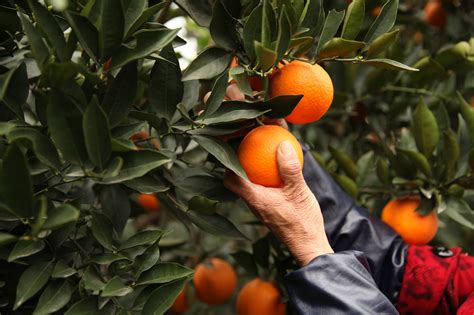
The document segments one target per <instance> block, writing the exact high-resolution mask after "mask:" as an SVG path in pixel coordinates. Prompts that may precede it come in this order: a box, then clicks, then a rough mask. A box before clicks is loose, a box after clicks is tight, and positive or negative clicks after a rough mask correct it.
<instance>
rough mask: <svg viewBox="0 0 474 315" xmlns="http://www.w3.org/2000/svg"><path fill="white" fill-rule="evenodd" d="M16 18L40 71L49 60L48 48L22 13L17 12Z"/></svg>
mask: <svg viewBox="0 0 474 315" xmlns="http://www.w3.org/2000/svg"><path fill="white" fill-rule="evenodd" d="M18 16H19V17H20V20H21V24H22V25H23V30H24V31H25V33H26V36H27V37H28V43H29V44H30V49H31V52H32V53H33V56H34V57H35V61H36V63H37V65H38V68H39V69H40V70H41V69H43V66H44V64H45V63H46V62H47V61H48V59H49V51H48V47H47V46H46V44H45V43H44V41H43V37H42V36H41V33H40V32H39V31H38V30H37V29H36V28H35V27H34V26H33V24H31V22H30V19H29V18H28V16H27V15H26V14H24V13H22V12H18Z"/></svg>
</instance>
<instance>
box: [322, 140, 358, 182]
mask: <svg viewBox="0 0 474 315" xmlns="http://www.w3.org/2000/svg"><path fill="white" fill-rule="evenodd" d="M329 152H331V155H332V157H333V158H334V159H335V160H336V162H337V164H338V165H339V167H341V169H342V170H344V172H345V173H346V174H347V175H348V176H349V177H350V178H352V179H354V180H355V179H356V178H357V166H356V164H355V163H354V161H352V159H351V157H350V156H349V155H348V154H347V153H345V152H343V151H341V150H338V149H336V148H334V147H332V146H329Z"/></svg>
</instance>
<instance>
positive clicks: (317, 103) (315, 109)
mask: <svg viewBox="0 0 474 315" xmlns="http://www.w3.org/2000/svg"><path fill="white" fill-rule="evenodd" d="M298 94H302V95H304V96H303V98H302V99H301V100H300V102H299V103H298V105H296V107H295V109H294V110H293V112H291V114H290V115H289V116H287V117H285V119H286V120H287V121H289V122H291V123H293V124H307V123H310V122H313V121H316V120H319V119H320V118H321V117H322V116H323V115H324V114H325V113H326V112H327V110H328V109H329V107H330V106H331V103H332V100H333V97H334V87H333V84H332V81H331V77H330V76H329V74H328V73H327V72H326V70H324V69H323V68H322V67H321V66H320V65H318V64H314V65H311V64H309V63H306V62H303V61H292V62H290V63H289V64H287V65H285V66H283V67H282V68H281V69H280V70H279V71H276V72H275V74H274V75H272V76H271V79H270V95H271V97H276V96H279V95H298Z"/></svg>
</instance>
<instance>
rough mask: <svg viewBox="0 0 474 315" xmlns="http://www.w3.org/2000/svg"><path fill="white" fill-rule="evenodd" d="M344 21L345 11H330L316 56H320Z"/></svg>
mask: <svg viewBox="0 0 474 315" xmlns="http://www.w3.org/2000/svg"><path fill="white" fill-rule="evenodd" d="M343 19H344V11H340V12H337V11H336V10H331V11H329V14H328V16H327V17H326V20H325V21H324V27H323V31H322V33H321V36H319V41H318V46H317V47H316V55H319V52H320V51H321V49H322V48H323V47H324V44H326V43H327V42H328V41H330V40H331V39H332V38H333V37H334V35H336V32H337V30H338V29H339V26H340V25H341V23H342V20H343Z"/></svg>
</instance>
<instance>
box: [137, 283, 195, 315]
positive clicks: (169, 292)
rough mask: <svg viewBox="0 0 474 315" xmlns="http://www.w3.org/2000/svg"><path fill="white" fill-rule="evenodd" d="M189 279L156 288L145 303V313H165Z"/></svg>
mask: <svg viewBox="0 0 474 315" xmlns="http://www.w3.org/2000/svg"><path fill="white" fill-rule="evenodd" d="M187 281H188V280H187V279H186V278H184V279H179V280H176V281H173V282H170V283H167V284H165V285H162V286H160V287H159V288H157V289H155V290H154V291H153V292H152V293H151V294H150V296H149V297H148V300H147V301H146V303H145V305H144V306H143V311H142V314H143V315H161V314H164V313H165V312H166V311H167V310H168V309H169V308H170V307H171V305H173V303H174V301H175V300H176V297H177V296H178V294H179V293H181V291H182V290H183V288H184V285H185V284H186V282H187Z"/></svg>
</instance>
